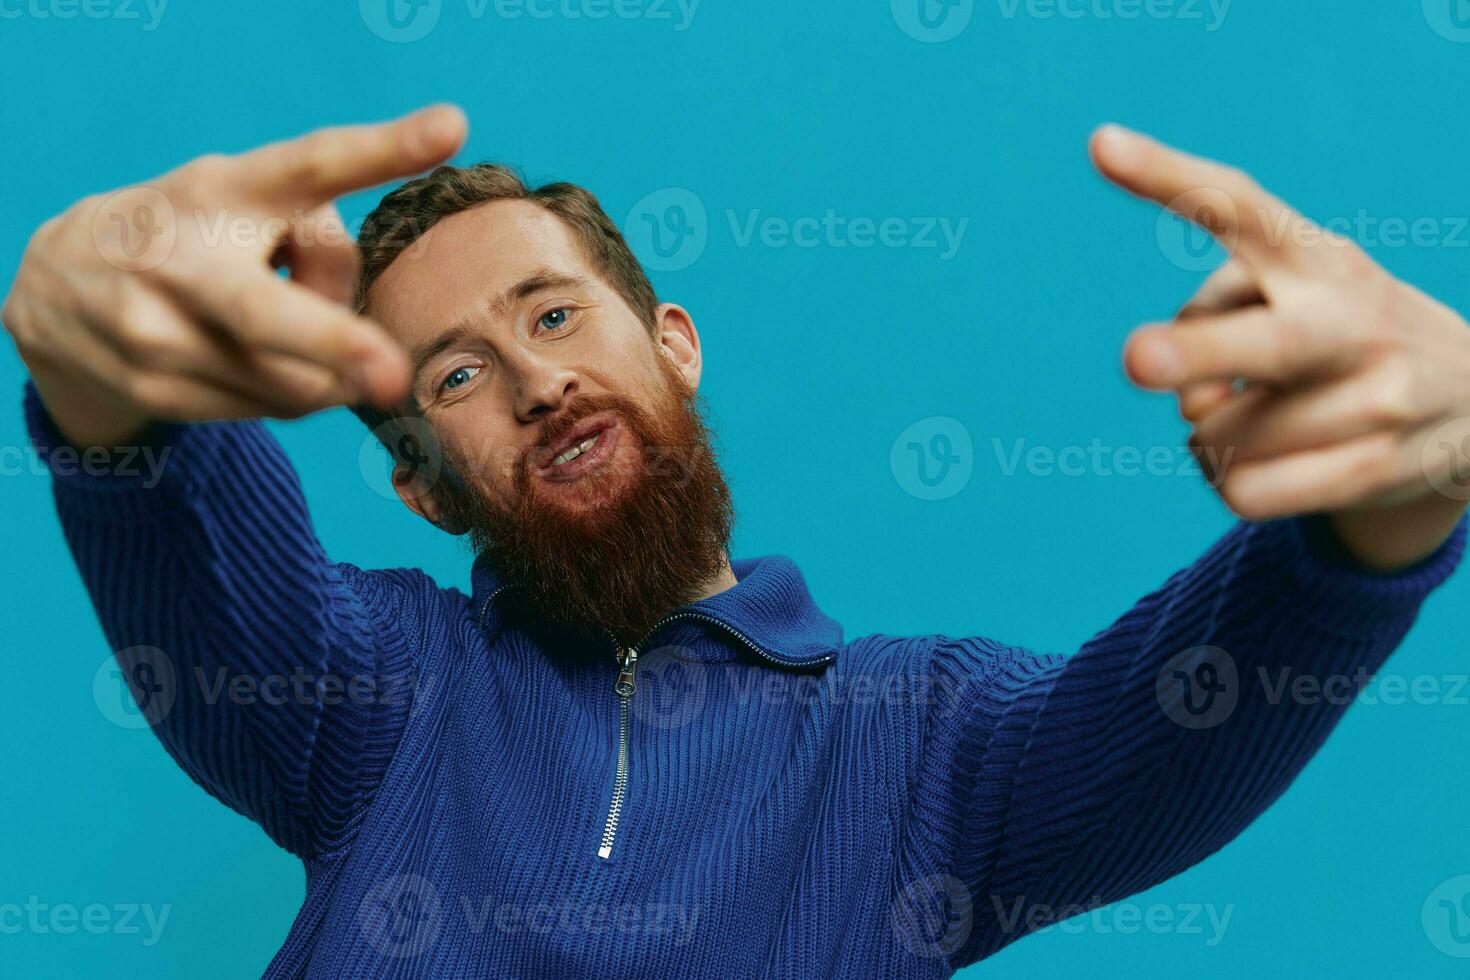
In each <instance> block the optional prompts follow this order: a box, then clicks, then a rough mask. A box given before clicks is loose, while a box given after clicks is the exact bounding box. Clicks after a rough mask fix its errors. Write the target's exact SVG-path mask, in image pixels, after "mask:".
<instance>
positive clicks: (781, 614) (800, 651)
mask: <svg viewBox="0 0 1470 980" xmlns="http://www.w3.org/2000/svg"><path fill="white" fill-rule="evenodd" d="M730 570H731V572H732V573H734V575H735V584H734V585H733V586H731V587H730V588H728V589H726V590H724V591H723V592H717V593H715V594H714V595H712V596H708V597H706V598H704V599H700V600H698V601H695V602H691V603H687V604H686V605H683V606H680V607H679V608H677V609H675V610H672V611H670V612H669V613H668V614H667V615H666V616H664V618H663V619H662V620H660V624H663V623H671V622H680V621H694V622H705V623H713V624H715V625H716V626H717V627H718V628H720V629H721V630H722V631H723V632H724V633H725V634H726V635H728V636H729V637H730V638H731V639H732V640H733V641H734V642H735V643H737V644H739V645H741V646H744V647H745V648H746V649H748V650H750V651H751V652H753V653H755V654H756V655H757V656H759V657H761V658H762V659H764V660H766V661H768V662H770V663H773V664H776V665H779V666H783V667H819V666H826V665H828V664H830V663H831V662H832V661H834V660H835V659H836V657H837V651H838V649H839V648H840V647H841V646H842V627H841V625H840V624H838V623H837V622H836V621H835V620H833V619H832V618H830V617H829V616H827V615H826V614H825V613H823V612H822V610H821V609H819V608H818V607H817V604H816V603H815V601H813V599H812V596H811V592H810V591H809V590H808V589H807V585H806V578H805V577H804V576H803V575H802V574H801V569H799V568H797V566H796V563H795V562H793V561H792V560H791V559H790V558H788V557H786V556H785V555H766V556H763V557H759V558H736V559H733V560H731V562H730ZM471 581H472V585H473V593H474V603H475V604H474V608H475V614H476V616H477V617H479V620H480V622H481V623H484V622H485V619H486V613H487V612H488V607H489V605H490V604H491V603H492V602H495V601H496V598H497V596H499V595H500V594H501V593H502V592H505V591H507V590H512V589H516V588H518V586H516V585H514V584H507V583H503V582H501V581H500V580H499V579H498V578H497V577H496V575H495V573H494V572H493V571H491V569H490V568H489V566H488V563H487V562H486V560H485V559H484V558H483V557H481V558H479V559H477V560H476V561H475V564H474V568H473V569H472V571H471Z"/></svg>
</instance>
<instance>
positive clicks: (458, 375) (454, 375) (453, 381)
mask: <svg viewBox="0 0 1470 980" xmlns="http://www.w3.org/2000/svg"><path fill="white" fill-rule="evenodd" d="M479 370H480V369H479V368H477V367H462V368H455V369H454V370H453V371H451V372H450V373H449V377H447V378H445V379H444V383H443V384H442V385H441V386H440V387H442V388H443V389H444V390H445V391H453V390H454V389H455V388H458V387H460V386H461V385H463V384H466V383H468V382H469V380H470V379H471V378H473V377H474V376H475V373H478V372H479Z"/></svg>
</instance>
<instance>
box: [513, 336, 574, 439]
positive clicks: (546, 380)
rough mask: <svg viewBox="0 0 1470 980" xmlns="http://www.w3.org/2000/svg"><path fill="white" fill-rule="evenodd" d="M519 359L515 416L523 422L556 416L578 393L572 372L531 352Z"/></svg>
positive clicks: (516, 368)
mask: <svg viewBox="0 0 1470 980" xmlns="http://www.w3.org/2000/svg"><path fill="white" fill-rule="evenodd" d="M517 360H518V361H519V363H518V364H517V365H516V366H515V370H516V393H515V413H516V418H518V419H519V420H521V421H522V422H534V421H536V420H537V419H539V418H542V417H543V416H546V415H551V414H554V413H555V412H557V411H558V410H559V409H560V408H561V407H562V404H563V403H564V402H565V401H566V400H567V399H568V398H570V397H571V396H572V395H573V394H574V393H575V392H576V390H577V372H575V371H573V370H572V369H570V368H568V367H565V366H563V365H561V364H557V363H556V362H554V361H551V360H547V359H545V358H542V357H537V356H536V355H534V354H529V353H528V354H523V355H522V356H521V357H520V358H518V359H517Z"/></svg>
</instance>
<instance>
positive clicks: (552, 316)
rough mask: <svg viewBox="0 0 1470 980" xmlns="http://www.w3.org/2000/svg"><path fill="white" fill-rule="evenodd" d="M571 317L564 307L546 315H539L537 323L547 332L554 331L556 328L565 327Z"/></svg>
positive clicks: (570, 313) (570, 312)
mask: <svg viewBox="0 0 1470 980" xmlns="http://www.w3.org/2000/svg"><path fill="white" fill-rule="evenodd" d="M571 315H572V311H571V310H569V309H566V308H565V307H559V308H557V309H555V310H550V311H548V312H546V313H543V314H541V319H540V320H539V321H537V322H538V323H540V324H541V326H543V327H545V328H546V329H547V330H555V329H557V328H558V327H561V326H565V325H566V322H567V320H568V319H569V318H570V317H571Z"/></svg>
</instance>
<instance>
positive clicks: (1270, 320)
mask: <svg viewBox="0 0 1470 980" xmlns="http://www.w3.org/2000/svg"><path fill="white" fill-rule="evenodd" d="M1091 149H1092V156H1093V161H1094V163H1095V164H1096V165H1097V168H1098V170H1099V171H1101V172H1102V174H1103V175H1104V176H1105V177H1107V178H1108V179H1109V180H1111V181H1113V182H1114V183H1115V184H1117V185H1119V186H1120V187H1122V188H1124V189H1125V190H1127V191H1129V192H1131V193H1133V194H1136V195H1138V196H1139V197H1143V198H1146V199H1148V200H1151V201H1155V202H1157V203H1158V204H1161V205H1163V206H1164V207H1166V208H1168V209H1169V210H1171V211H1173V212H1174V213H1176V214H1178V215H1180V216H1182V217H1184V218H1186V219H1188V220H1190V221H1192V222H1194V223H1195V224H1198V225H1199V226H1200V227H1202V228H1204V229H1205V230H1206V231H1208V232H1210V233H1211V234H1213V235H1214V236H1215V237H1216V239H1217V240H1219V241H1220V243H1221V244H1222V245H1223V246H1224V247H1225V248H1226V249H1227V250H1228V251H1229V252H1230V253H1231V256H1232V258H1231V261H1230V262H1229V263H1228V264H1227V265H1226V266H1224V267H1223V268H1221V269H1220V270H1219V271H1218V272H1217V273H1216V274H1215V275H1214V276H1212V277H1211V278H1210V280H1209V281H1208V282H1206V284H1205V286H1204V288H1203V289H1202V290H1201V291H1200V294H1199V295H1198V296H1196V297H1195V299H1194V300H1193V301H1192V302H1191V303H1190V304H1189V305H1188V306H1187V307H1185V309H1184V310H1183V311H1182V312H1181V314H1180V315H1179V316H1178V317H1177V318H1176V319H1175V320H1174V321H1172V322H1170V323H1159V324H1149V325H1146V326H1143V327H1141V328H1139V329H1138V330H1136V331H1135V332H1134V333H1133V335H1132V336H1131V337H1130V338H1129V340H1128V344H1127V347H1126V348H1125V351H1124V364H1125V366H1126V369H1127V371H1128V374H1129V376H1130V377H1131V378H1132V379H1133V381H1134V382H1135V383H1137V384H1138V385H1140V386H1142V387H1145V388H1150V389H1155V390H1160V391H1164V390H1168V391H1173V392H1175V393H1177V395H1178V397H1179V402H1180V411H1181V413H1182V414H1183V415H1184V417H1185V418H1186V419H1187V420H1188V421H1189V422H1190V424H1191V425H1192V426H1193V430H1194V432H1193V435H1192V437H1191V439H1190V444H1191V446H1192V447H1193V448H1194V450H1195V452H1196V454H1197V455H1198V456H1200V457H1201V460H1202V462H1203V463H1205V465H1206V469H1207V471H1209V470H1211V469H1212V468H1213V472H1211V477H1212V481H1211V482H1212V483H1213V484H1214V486H1215V488H1216V489H1217V490H1218V492H1219V493H1220V495H1221V497H1222V498H1223V499H1224V500H1225V502H1226V504H1227V505H1228V506H1229V507H1230V509H1231V510H1232V511H1234V512H1235V513H1236V514H1238V515H1240V516H1241V517H1243V518H1246V519H1249V520H1267V519H1271V518H1276V517H1285V516H1289V515H1294V514H1304V513H1314V512H1325V513H1327V514H1328V515H1329V518H1330V520H1331V522H1332V525H1333V527H1334V529H1335V530H1336V532H1337V534H1338V537H1339V539H1340V540H1341V541H1342V543H1343V544H1344V545H1345V546H1346V547H1347V549H1348V550H1349V552H1350V553H1352V554H1353V555H1354V556H1355V557H1356V558H1357V559H1358V560H1359V561H1360V562H1361V563H1362V564H1364V565H1366V566H1368V567H1369V568H1372V569H1374V570H1380V571H1388V570H1393V569H1396V568H1399V567H1402V566H1404V565H1408V564H1411V563H1412V562H1414V561H1416V560H1418V559H1420V558H1422V557H1424V556H1425V555H1427V554H1429V553H1430V552H1431V551H1433V550H1434V549H1435V548H1436V547H1437V546H1438V545H1439V544H1440V543H1442V542H1443V541H1444V539H1445V537H1446V536H1447V535H1448V534H1449V532H1450V531H1451V530H1452V529H1453V528H1454V525H1455V523H1456V521H1458V519H1459V517H1460V515H1461V514H1462V513H1463V512H1464V510H1465V506H1466V501H1467V499H1470V329H1467V326H1466V323H1465V321H1464V320H1463V319H1462V318H1461V317H1460V316H1459V315H1458V314H1457V313H1455V312H1454V311H1453V310H1451V309H1449V308H1448V307H1446V306H1444V305H1443V304H1441V303H1438V302H1436V301H1435V300H1433V299H1431V298H1430V297H1428V296H1426V295H1424V294H1423V293H1421V292H1419V291H1418V290H1416V289H1414V288H1413V287H1412V286H1409V285H1408V284H1406V283H1403V282H1400V281H1398V280H1397V279H1395V278H1394V277H1393V276H1391V275H1389V274H1388V273H1387V272H1386V271H1385V270H1384V269H1383V268H1382V267H1380V266H1379V265H1378V264H1377V263H1375V262H1374V261H1373V260H1372V259H1371V258H1369V256H1368V255H1367V253H1365V252H1364V251H1363V250H1362V248H1360V247H1359V246H1358V245H1357V244H1355V243H1354V242H1352V241H1350V240H1348V239H1346V238H1344V237H1342V236H1340V235H1337V234H1335V233H1333V232H1331V231H1327V230H1324V229H1322V228H1320V227H1318V226H1317V225H1315V224H1313V223H1312V222H1311V221H1309V220H1307V219H1306V218H1304V217H1302V216H1301V215H1299V214H1297V213H1296V212H1295V211H1293V210H1292V209H1291V208H1289V207H1288V206H1287V205H1285V204H1283V203H1282V202H1281V201H1279V200H1277V199H1276V198H1274V197H1272V196H1271V195H1270V194H1269V193H1267V192H1266V191H1265V190H1263V189H1262V188H1261V187H1260V186H1259V185H1257V184H1256V183H1255V181H1254V180H1252V179H1251V178H1250V177H1249V176H1247V175H1246V174H1244V173H1242V172H1241V171H1239V170H1235V169H1232V168H1229V167H1225V166H1222V165H1220V164H1218V163H1213V162H1211V161H1208V160H1203V159H1199V158H1196V157H1191V156H1188V155H1186V154H1183V153H1180V152H1178V151H1176V150H1173V149H1170V148H1169V147H1166V146H1163V145H1162V144H1160V143H1157V142H1155V141H1154V140H1151V139H1148V138H1147V137H1144V136H1141V135H1139V134H1136V133H1132V132H1130V131H1128V130H1124V129H1121V128H1119V127H1116V126H1106V127H1103V128H1102V129H1100V130H1099V131H1098V132H1097V133H1096V134H1095V135H1094V137H1093V140H1092V147H1091Z"/></svg>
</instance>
